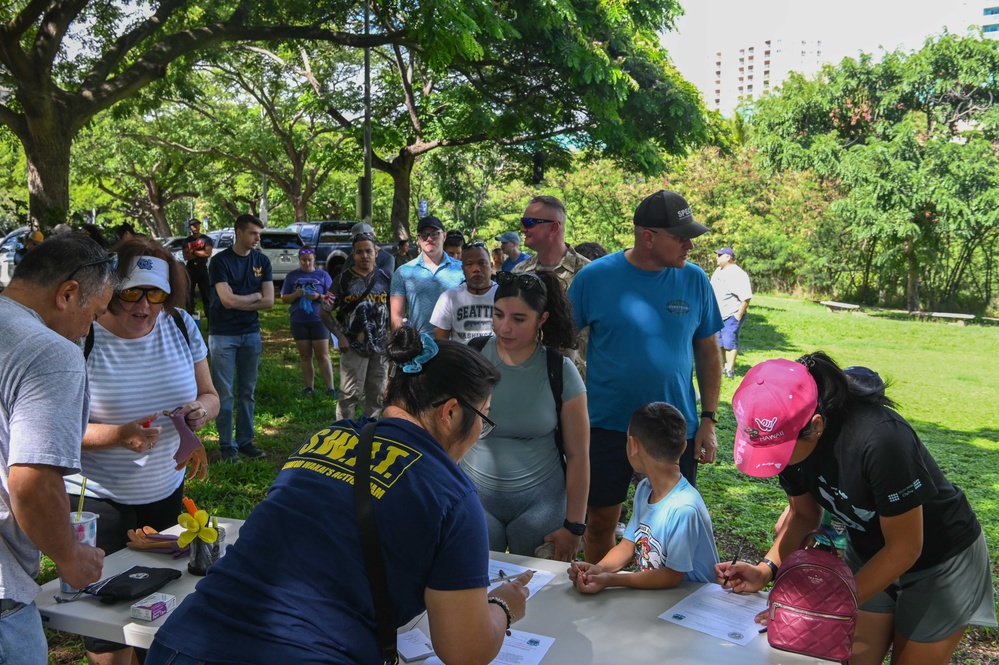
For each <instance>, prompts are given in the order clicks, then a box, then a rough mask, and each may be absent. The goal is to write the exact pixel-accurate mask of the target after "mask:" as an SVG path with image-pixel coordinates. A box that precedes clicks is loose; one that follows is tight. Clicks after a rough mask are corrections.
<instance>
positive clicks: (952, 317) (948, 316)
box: [909, 312, 975, 326]
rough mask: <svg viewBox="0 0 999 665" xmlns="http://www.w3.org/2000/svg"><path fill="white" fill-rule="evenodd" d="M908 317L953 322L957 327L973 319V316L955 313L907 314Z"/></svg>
mask: <svg viewBox="0 0 999 665" xmlns="http://www.w3.org/2000/svg"><path fill="white" fill-rule="evenodd" d="M909 316H918V317H921V318H927V319H944V320H945V321H953V322H954V323H957V324H958V325H962V326H963V325H964V322H965V321H971V320H973V319H974V318H975V315H974V314H957V313H955V312H909Z"/></svg>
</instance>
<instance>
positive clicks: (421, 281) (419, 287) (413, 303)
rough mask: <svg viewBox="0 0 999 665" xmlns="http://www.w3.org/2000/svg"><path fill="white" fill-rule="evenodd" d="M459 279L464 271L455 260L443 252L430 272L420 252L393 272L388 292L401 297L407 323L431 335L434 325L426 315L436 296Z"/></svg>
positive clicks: (429, 311) (432, 311)
mask: <svg viewBox="0 0 999 665" xmlns="http://www.w3.org/2000/svg"><path fill="white" fill-rule="evenodd" d="M463 279H465V273H463V272H462V270H461V261H459V260H458V259H456V258H453V257H451V256H448V255H447V254H444V255H442V256H441V262H440V265H438V266H437V270H434V271H432V270H430V268H429V266H427V264H426V263H424V262H423V254H420V255H419V256H417V257H416V258H415V259H413V260H412V261H410V262H409V263H404V264H403V265H401V266H399V269H398V270H396V271H395V274H394V275H393V276H392V295H393V296H405V298H406V311H407V314H406V318H407V319H409V324H410V325H411V326H413V327H414V328H416V329H417V330H419V331H420V332H425V333H427V334H428V335H430V336H431V337H433V334H434V324H432V323H430V316H431V315H432V314H433V313H434V305H436V304H437V299H438V298H440V297H441V294H442V293H444V292H445V291H447V290H448V289H450V288H451V287H452V286H458V285H459V284H461V281H462V280H463Z"/></svg>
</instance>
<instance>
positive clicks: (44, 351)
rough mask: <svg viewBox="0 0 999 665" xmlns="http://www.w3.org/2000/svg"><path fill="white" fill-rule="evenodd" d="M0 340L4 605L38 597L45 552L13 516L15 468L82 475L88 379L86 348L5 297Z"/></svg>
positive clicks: (0, 589)
mask: <svg viewBox="0 0 999 665" xmlns="http://www.w3.org/2000/svg"><path fill="white" fill-rule="evenodd" d="M0 340H3V341H2V343H0V598H9V599H13V600H16V601H18V602H21V603H30V602H31V601H33V600H34V599H35V596H36V595H37V594H38V590H39V587H38V585H37V584H35V581H34V578H35V577H36V576H37V575H38V563H39V552H38V548H37V547H35V545H34V543H32V542H31V541H30V540H28V537H27V536H26V535H25V534H24V532H23V531H21V529H20V527H18V525H17V523H16V522H15V521H14V516H13V515H12V514H11V512H10V493H9V489H8V487H9V485H8V478H9V475H10V474H9V472H10V467H11V465H14V464H43V465H45V466H52V467H56V468H58V469H60V470H61V471H62V472H63V474H64V475H65V474H68V473H74V472H76V471H78V470H79V469H80V442H81V441H82V440H83V433H84V431H85V430H86V427H87V415H88V413H89V399H88V396H87V372H86V368H85V366H84V362H83V352H82V351H81V350H80V347H78V346H77V345H76V344H73V342H71V341H69V340H67V339H66V338H64V337H62V336H61V335H59V334H58V333H56V332H54V331H52V330H49V328H48V327H46V325H45V322H44V321H42V318H41V317H40V316H39V315H38V314H37V313H36V312H34V311H33V310H31V309H28V308H27V307H24V306H23V305H21V304H19V303H17V302H15V301H13V300H11V299H10V298H5V297H3V296H0ZM66 523H67V524H68V523H69V514H68V513H67V515H66Z"/></svg>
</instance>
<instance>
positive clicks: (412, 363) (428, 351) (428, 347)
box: [400, 333, 440, 374]
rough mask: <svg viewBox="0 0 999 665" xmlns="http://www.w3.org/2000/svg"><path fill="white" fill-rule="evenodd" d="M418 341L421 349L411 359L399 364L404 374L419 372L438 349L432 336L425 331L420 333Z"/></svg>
mask: <svg viewBox="0 0 999 665" xmlns="http://www.w3.org/2000/svg"><path fill="white" fill-rule="evenodd" d="M420 341H421V342H422V343H423V351H421V352H420V354H419V355H418V356H416V357H415V358H413V359H412V360H407V361H406V362H404V363H402V364H401V365H400V367H402V371H403V372H405V373H406V374H419V373H420V372H421V371H422V370H423V366H424V365H425V364H427V362H428V361H430V360H431V359H433V357H434V356H436V355H437V352H438V351H439V350H440V348H439V347H438V346H437V342H435V341H434V338H433V337H432V336H431V335H428V334H427V333H420Z"/></svg>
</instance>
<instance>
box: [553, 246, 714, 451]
mask: <svg viewBox="0 0 999 665" xmlns="http://www.w3.org/2000/svg"><path fill="white" fill-rule="evenodd" d="M569 299H570V300H571V301H572V308H573V314H574V315H575V318H576V325H577V326H578V327H579V329H580V330H582V329H583V328H586V327H587V326H588V327H589V328H590V337H589V341H588V343H587V347H586V392H587V404H588V408H589V412H590V426H591V427H600V428H603V429H609V430H615V431H618V432H626V431H628V420H629V418H631V414H632V413H633V412H634V411H635V409H637V408H638V407H640V406H643V405H645V404H648V403H649V402H668V403H669V404H672V405H673V406H675V407H676V408H678V409H679V410H680V412H681V413H682V414H683V417H684V418H686V419H687V438H688V439H689V438H693V436H694V433H695V432H696V431H697V426H698V424H699V422H700V421H699V419H698V417H697V413H698V411H697V398H696V395H695V394H694V384H693V367H694V346H693V343H694V340H698V339H704V338H706V337H711V336H712V335H714V334H715V333H716V332H718V331H719V330H721V327H722V318H721V314H720V313H719V312H718V302H717V300H716V299H715V294H714V291H713V290H712V289H711V282H710V281H709V280H708V276H707V275H705V274H704V271H703V270H701V269H700V268H699V267H697V266H696V265H694V264H693V263H689V262H688V263H687V264H686V265H685V266H684V267H683V268H665V269H663V270H660V271H657V272H652V271H648V270H641V269H639V268H636V267H635V266H633V265H631V263H629V262H628V259H626V258H625V256H624V252H623V251H622V252H617V253H615V254H611V255H609V256H605V257H603V258H601V259H599V260H597V261H593V262H592V263H590V264H588V265H587V266H585V267H584V268H583V269H582V270H580V271H579V272H578V273H577V274H576V278H575V279H574V280H573V281H572V284H571V285H570V286H569Z"/></svg>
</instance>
